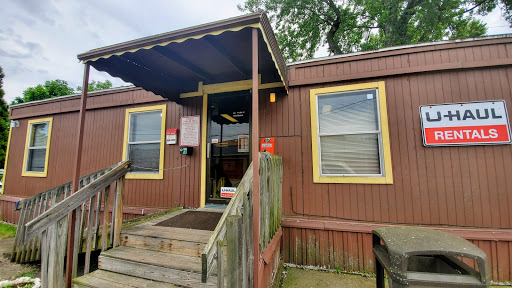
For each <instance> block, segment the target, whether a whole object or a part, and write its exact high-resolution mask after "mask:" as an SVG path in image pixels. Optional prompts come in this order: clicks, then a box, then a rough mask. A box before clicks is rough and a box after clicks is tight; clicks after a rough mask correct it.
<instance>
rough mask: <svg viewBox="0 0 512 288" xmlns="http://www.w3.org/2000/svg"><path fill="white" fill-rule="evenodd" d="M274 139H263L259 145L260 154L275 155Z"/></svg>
mask: <svg viewBox="0 0 512 288" xmlns="http://www.w3.org/2000/svg"><path fill="white" fill-rule="evenodd" d="M275 139H276V138H263V139H261V143H260V152H268V153H270V154H275V153H274V149H275Z"/></svg>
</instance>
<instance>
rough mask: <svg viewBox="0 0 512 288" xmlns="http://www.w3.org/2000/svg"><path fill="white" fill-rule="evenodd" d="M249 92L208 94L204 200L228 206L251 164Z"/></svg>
mask: <svg viewBox="0 0 512 288" xmlns="http://www.w3.org/2000/svg"><path fill="white" fill-rule="evenodd" d="M250 96H251V94H250V91H248V90H246V91H237V92H229V93H219V94H211V95H208V127H207V140H206V141H207V153H206V154H207V176H206V183H207V189H206V201H207V202H209V203H219V204H225V203H228V202H229V200H230V199H231V197H230V196H231V195H232V194H234V191H235V189H236V187H237V186H238V184H240V181H241V180H242V177H243V176H244V174H245V171H246V170H247V168H248V167H249V164H250V159H251V158H250V151H251V149H250V134H251V133H250V132H251V127H250V126H251V123H250V119H251V115H250V112H251V97H250Z"/></svg>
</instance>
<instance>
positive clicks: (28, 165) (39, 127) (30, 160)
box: [22, 118, 53, 177]
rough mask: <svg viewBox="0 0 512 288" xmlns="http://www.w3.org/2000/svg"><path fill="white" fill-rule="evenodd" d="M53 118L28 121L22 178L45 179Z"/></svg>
mask: <svg viewBox="0 0 512 288" xmlns="http://www.w3.org/2000/svg"><path fill="white" fill-rule="evenodd" d="M52 122H53V118H44V119H37V120H30V121H28V126H27V138H26V140H25V156H24V159H23V172H22V176H29V177H46V176H47V174H48V156H49V153H50V138H51V134H52Z"/></svg>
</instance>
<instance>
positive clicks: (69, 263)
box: [66, 63, 90, 288]
mask: <svg viewBox="0 0 512 288" xmlns="http://www.w3.org/2000/svg"><path fill="white" fill-rule="evenodd" d="M89 70H90V65H89V63H85V66H84V81H83V86H82V97H81V98H80V114H79V119H78V128H77V131H78V137H77V142H76V153H75V167H74V170H73V188H72V190H71V193H75V192H76V191H78V183H79V181H80V165H81V162H82V146H83V145H82V144H83V138H84V124H85V112H86V109H87V107H86V106H87V92H88V90H89ZM75 220H76V210H73V211H71V213H70V215H69V225H68V246H67V254H66V255H67V257H66V287H67V288H71V280H72V279H73V256H74V255H73V254H74V253H73V247H74V246H75Z"/></svg>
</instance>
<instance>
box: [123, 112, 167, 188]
mask: <svg viewBox="0 0 512 288" xmlns="http://www.w3.org/2000/svg"><path fill="white" fill-rule="evenodd" d="M165 111H166V105H159V106H151V107H141V108H132V109H126V119H125V121H126V124H125V141H124V152H123V160H130V161H131V162H132V167H131V172H130V173H129V174H128V175H127V176H126V177H127V178H132V179H163V170H162V169H163V164H164V163H163V156H164V136H165V135H164V134H165V133H164V132H165V131H164V130H165Z"/></svg>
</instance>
